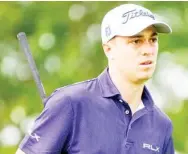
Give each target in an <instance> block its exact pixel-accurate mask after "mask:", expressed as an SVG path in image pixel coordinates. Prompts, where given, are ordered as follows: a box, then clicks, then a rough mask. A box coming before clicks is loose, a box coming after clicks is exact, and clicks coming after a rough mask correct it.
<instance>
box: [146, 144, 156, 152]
mask: <svg viewBox="0 0 188 154" xmlns="http://www.w3.org/2000/svg"><path fill="white" fill-rule="evenodd" d="M143 148H144V149H149V150H151V151H155V152H159V149H160V147H158V146H154V145H151V144H147V143H143Z"/></svg>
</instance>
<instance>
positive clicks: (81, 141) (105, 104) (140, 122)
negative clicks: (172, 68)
mask: <svg viewBox="0 0 188 154" xmlns="http://www.w3.org/2000/svg"><path fill="white" fill-rule="evenodd" d="M158 33H171V28H170V27H169V26H168V25H167V24H165V23H163V22H159V21H157V20H156V19H155V17H154V15H153V14H152V12H150V11H149V10H148V9H146V8H143V7H141V6H138V5H134V4H125V5H121V6H118V7H116V8H114V9H112V10H111V11H109V12H108V13H107V14H106V15H105V17H104V19H103V21H102V26H101V35H102V43H103V49H104V53H105V55H106V57H107V58H108V67H107V68H106V69H105V70H104V72H103V73H101V74H100V75H99V76H98V77H97V78H94V79H92V80H87V81H84V82H80V83H77V84H73V85H69V86H66V87H63V88H59V89H57V90H56V91H55V92H54V93H53V94H52V95H51V96H50V97H49V98H48V100H47V101H46V105H45V108H44V110H43V111H42V113H41V114H40V116H39V117H38V118H37V119H36V121H35V124H34V127H33V130H32V132H31V134H30V135H27V136H26V137H25V138H24V139H23V141H22V143H21V144H20V147H19V148H20V149H19V150H18V151H17V154H21V153H26V154H40V153H41V154H61V153H63V154H174V147H173V140H172V123H171V121H170V120H169V118H168V117H167V116H166V115H165V114H164V113H162V112H161V111H160V110H159V109H158V108H157V107H156V106H155V104H154V101H153V100H152V98H151V95H150V93H149V91H148V90H147V88H146V87H145V82H146V81H147V80H148V79H150V78H151V77H152V75H153V73H154V70H155V66H156V60H157V54H158Z"/></svg>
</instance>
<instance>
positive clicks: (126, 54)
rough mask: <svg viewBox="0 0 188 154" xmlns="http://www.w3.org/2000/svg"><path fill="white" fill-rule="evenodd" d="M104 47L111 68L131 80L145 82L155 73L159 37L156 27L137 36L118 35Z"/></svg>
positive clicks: (147, 29)
mask: <svg viewBox="0 0 188 154" xmlns="http://www.w3.org/2000/svg"><path fill="white" fill-rule="evenodd" d="M103 49H104V51H105V54H106V56H107V58H108V62H109V68H110V67H111V69H115V70H116V71H118V72H119V73H120V75H121V76H123V77H124V78H127V80H129V81H130V82H134V83H143V82H145V81H147V80H148V79H150V78H151V77H152V75H153V73H154V70H155V66H156V60H157V54H158V37H157V33H156V29H155V28H154V27H153V26H150V27H148V28H146V29H144V30H143V31H141V32H140V33H138V34H137V35H135V36H131V37H124V36H116V37H115V38H113V39H112V40H110V41H109V42H108V43H107V44H106V45H103Z"/></svg>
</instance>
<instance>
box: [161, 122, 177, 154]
mask: <svg viewBox="0 0 188 154" xmlns="http://www.w3.org/2000/svg"><path fill="white" fill-rule="evenodd" d="M172 130H173V128H172V124H170V126H169V127H168V129H167V132H166V138H165V144H164V152H163V154H174V153H175V152H174V144H173V138H172Z"/></svg>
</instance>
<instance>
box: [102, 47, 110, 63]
mask: <svg viewBox="0 0 188 154" xmlns="http://www.w3.org/2000/svg"><path fill="white" fill-rule="evenodd" d="M102 47H103V50H104V53H105V55H106V57H107V58H108V59H109V58H110V55H111V52H110V51H111V46H110V44H109V43H106V44H103V45H102Z"/></svg>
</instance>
